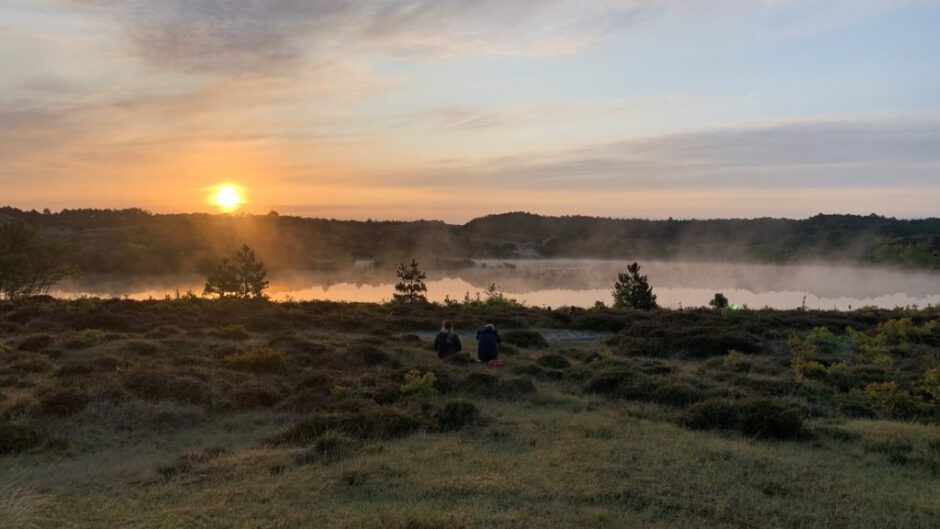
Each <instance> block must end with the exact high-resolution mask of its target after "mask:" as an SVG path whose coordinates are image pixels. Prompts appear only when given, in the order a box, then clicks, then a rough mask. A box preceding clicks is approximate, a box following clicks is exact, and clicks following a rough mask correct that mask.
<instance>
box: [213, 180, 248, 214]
mask: <svg viewBox="0 0 940 529" xmlns="http://www.w3.org/2000/svg"><path fill="white" fill-rule="evenodd" d="M209 191H210V192H211V194H210V195H209V203H210V204H212V205H214V206H216V207H218V208H219V210H220V211H222V212H224V213H231V212H232V211H235V210H236V209H238V208H239V207H240V206H241V205H242V204H244V203H245V193H244V191H243V190H242V188H241V186H239V185H237V184H219V185H217V186H212V187H210V188H209Z"/></svg>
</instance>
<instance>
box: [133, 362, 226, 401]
mask: <svg viewBox="0 0 940 529" xmlns="http://www.w3.org/2000/svg"><path fill="white" fill-rule="evenodd" d="M123 382H124V386H125V387H126V388H127V389H128V390H129V391H130V392H131V393H133V394H134V395H135V396H137V397H138V398H141V399H144V400H151V401H159V400H170V401H174V402H178V403H181V404H194V405H197V406H209V405H211V404H212V403H213V402H214V398H213V394H212V390H211V388H210V387H209V386H208V385H207V384H206V383H205V382H203V381H201V380H199V379H198V378H195V377H191V376H186V375H177V374H175V373H168V372H165V371H159V370H149V369H146V370H138V371H134V372H131V373H129V374H127V375H126V376H125V377H124V380H123Z"/></svg>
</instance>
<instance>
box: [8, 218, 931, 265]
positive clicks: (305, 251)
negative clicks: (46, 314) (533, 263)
mask: <svg viewBox="0 0 940 529" xmlns="http://www.w3.org/2000/svg"><path fill="white" fill-rule="evenodd" d="M10 221H14V222H23V223H26V224H28V225H32V226H35V227H37V228H38V229H39V230H40V232H41V233H42V234H43V235H44V236H46V237H49V238H54V239H58V240H60V241H62V242H63V243H64V244H65V245H66V248H69V251H68V257H67V258H68V260H69V261H70V264H72V265H73V266H74V267H75V268H76V269H77V270H79V271H80V272H82V273H86V274H111V273H122V274H171V273H185V272H198V273H205V272H206V271H208V270H209V269H211V268H212V267H213V266H214V264H216V263H217V262H218V260H219V258H220V257H221V256H224V255H228V254H230V253H231V252H232V251H234V249H236V248H238V247H239V246H240V245H241V244H242V243H247V244H248V245H250V246H252V247H253V248H255V250H256V251H257V253H258V256H259V257H260V258H261V259H262V260H263V261H264V262H265V264H266V265H267V266H268V268H269V269H272V270H277V269H301V270H304V269H305V270H309V269H314V270H331V269H341V268H345V267H348V266H351V264H352V263H353V262H354V261H356V260H374V261H375V262H376V264H377V266H388V267H392V266H397V264H398V262H399V261H403V260H405V259H410V258H411V257H417V258H418V260H419V261H421V262H422V263H423V264H424V266H425V267H426V268H428V269H435V268H447V267H451V268H452V267H459V266H468V265H471V264H472V263H470V262H469V261H468V259H471V258H477V259H514V258H601V259H613V258H625V259H637V260H643V259H688V260H707V261H716V260H730V261H746V262H763V263H776V264H781V263H793V262H811V261H825V262H838V263H845V262H851V263H863V264H878V265H889V266H897V267H906V268H928V269H940V219H938V218H929V219H920V220H899V219H895V218H886V217H881V216H877V215H868V216H859V215H817V216H815V217H812V218H809V219H805V220H790V219H776V218H760V219H741V220H739V219H729V220H725V219H719V220H673V219H669V220H642V219H611V218H596V217H583V216H568V217H546V216H541V215H533V214H530V213H505V214H500V215H489V216H486V217H481V218H478V219H474V220H472V221H470V222H468V223H466V224H463V225H451V224H446V223H444V222H441V221H425V220H420V221H410V222H397V221H348V220H333V219H315V218H302V217H292V216H286V215H278V214H276V213H274V212H272V213H270V214H268V215H213V214H205V213H197V214H152V213H150V212H147V211H144V210H141V209H123V210H101V209H75V210H63V211H61V212H57V213H53V212H50V211H48V210H46V211H44V212H38V211H22V210H19V209H16V208H12V207H4V208H0V222H10Z"/></svg>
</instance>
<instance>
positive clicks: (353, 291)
mask: <svg viewBox="0 0 940 529" xmlns="http://www.w3.org/2000/svg"><path fill="white" fill-rule="evenodd" d="M475 264H476V266H473V267H468V268H465V269H460V270H451V271H434V270H431V271H428V280H427V285H428V297H429V298H430V299H431V300H433V301H443V300H444V299H445V297H447V296H449V297H450V298H455V299H463V298H464V296H465V295H467V294H469V295H470V296H476V295H477V294H478V293H482V292H483V291H484V290H485V289H486V288H487V287H488V286H489V285H490V284H491V283H495V284H496V285H497V286H498V287H499V289H500V290H502V291H503V292H504V293H505V294H506V295H507V296H509V297H511V298H514V299H517V300H519V301H522V302H525V303H527V304H530V305H539V306H551V307H558V306H565V305H571V306H581V307H586V306H590V305H593V304H594V302H595V301H598V300H601V301H604V302H605V303H609V302H610V290H611V286H612V285H613V283H614V281H615V280H616V276H617V273H618V272H620V271H625V270H626V266H627V264H628V261H605V260H575V259H541V260H512V261H506V260H499V261H496V260H477V261H475ZM641 272H642V273H644V274H647V275H648V276H649V278H650V283H651V284H652V285H653V288H654V291H655V293H656V295H657V296H658V298H659V303H660V305H662V306H665V307H672V308H677V307H693V306H702V305H706V304H707V303H708V301H709V300H710V299H711V298H712V296H713V295H714V294H715V292H722V293H723V294H725V296H727V297H728V299H729V300H730V301H731V303H735V304H739V305H747V306H749V307H751V308H761V307H765V306H766V307H773V308H779V309H790V308H796V307H800V306H801V305H803V303H804V299H805V304H806V306H807V307H808V308H818V309H832V308H836V309H842V310H845V309H850V308H857V307H861V306H866V305H873V306H879V307H887V308H892V307H896V306H911V305H917V306H921V307H923V306H926V305H937V304H940V273H936V272H926V271H902V270H893V269H884V268H867V267H853V266H830V265H763V264H740V263H694V262H673V261H669V262H666V261H645V262H643V263H642V270H641ZM270 279H271V285H270V288H269V294H270V296H271V297H272V298H273V299H276V300H287V299H293V300H297V301H302V300H312V299H321V300H334V301H384V300H388V299H390V298H391V295H392V292H393V290H394V272H392V271H388V270H353V269H350V270H347V271H341V272H279V273H272V274H271V277H270ZM203 284H204V278H203V277H202V276H198V275H182V276H161V277H121V278H116V277H100V276H98V277H86V278H83V279H81V280H78V281H70V282H66V283H62V284H60V285H59V286H58V287H57V288H56V289H55V290H53V292H51V294H52V295H54V296H57V297H67V298H75V297H80V296H99V297H127V298H130V299H148V298H154V299H162V298H164V297H166V296H175V295H176V293H177V292H179V293H186V292H187V291H189V290H191V291H193V292H196V293H197V294H198V293H201V292H202V287H203ZM481 295H482V294H481Z"/></svg>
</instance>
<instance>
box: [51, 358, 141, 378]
mask: <svg viewBox="0 0 940 529" xmlns="http://www.w3.org/2000/svg"><path fill="white" fill-rule="evenodd" d="M126 365H127V362H125V361H124V360H121V359H119V358H117V357H114V356H97V357H90V358H74V359H72V360H68V361H66V362H64V363H63V364H62V367H60V368H59V370H58V371H56V375H58V376H60V377H72V376H77V375H90V374H92V373H109V372H112V371H117V370H118V369H120V368H122V367H125V366H126Z"/></svg>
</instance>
